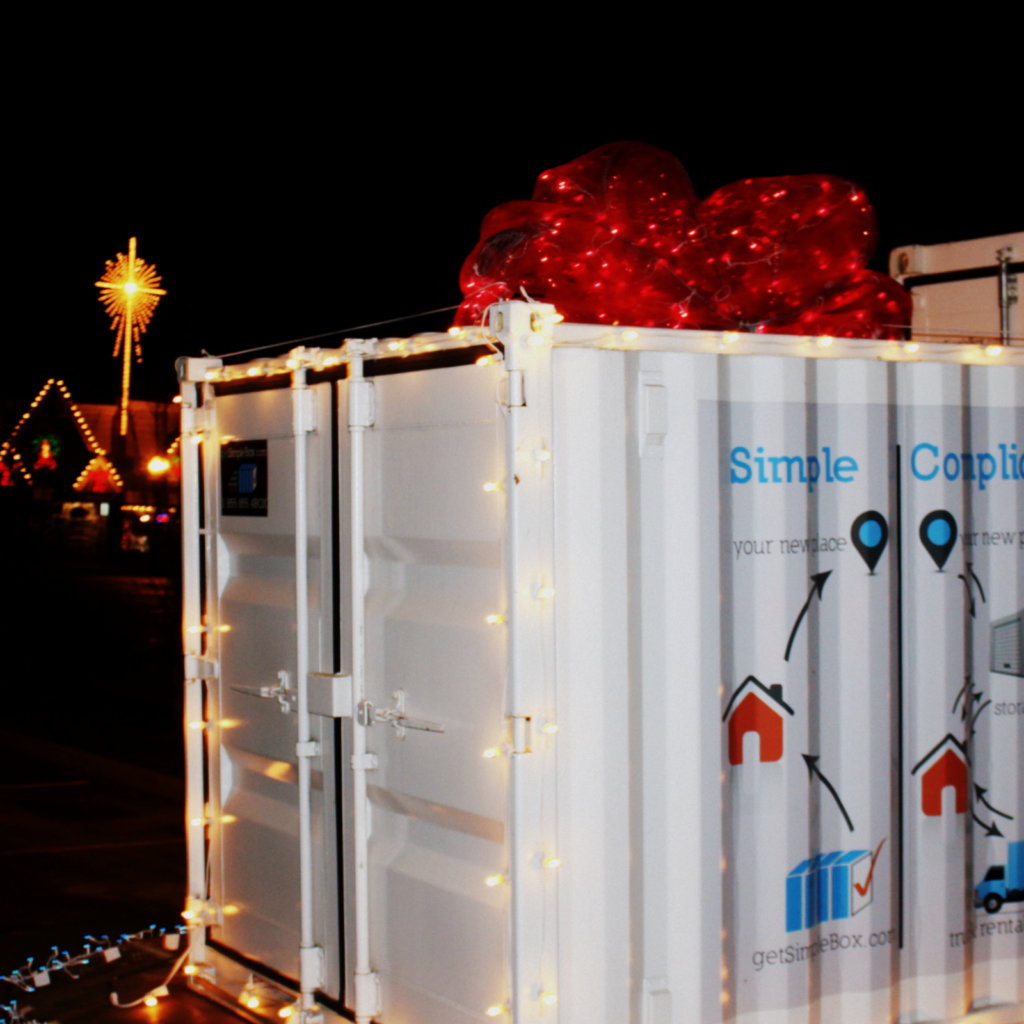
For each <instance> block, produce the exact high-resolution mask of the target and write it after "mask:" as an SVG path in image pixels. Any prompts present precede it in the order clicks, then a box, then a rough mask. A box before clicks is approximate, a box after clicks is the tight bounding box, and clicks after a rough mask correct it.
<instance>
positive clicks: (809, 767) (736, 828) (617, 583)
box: [180, 303, 1024, 1024]
mask: <svg viewBox="0 0 1024 1024" xmlns="http://www.w3.org/2000/svg"><path fill="white" fill-rule="evenodd" d="M551 313H552V310H551V307H547V306H539V305H527V304H524V303H508V304H503V305H499V306H496V307H494V308H492V310H491V316H490V326H489V328H488V329H481V330H480V331H470V332H461V335H460V336H448V335H432V336H420V337H418V338H411V339H404V340H392V341H381V342H370V341H366V342H349V343H347V344H346V345H345V346H344V347H343V348H341V349H338V350H330V351H327V350H303V349H299V350H295V351H293V352H292V353H290V354H289V355H288V356H287V357H281V358H275V359H270V360H257V361H254V362H252V363H248V364H245V365H242V366H229V367H222V366H221V365H220V363H219V361H217V360H209V359H187V360H182V361H181V363H180V376H181V379H182V395H183V400H184V406H183V418H184V437H183V445H182V450H183V453H184V454H183V485H184V489H185V494H184V505H183V508H184V516H185V531H186V601H185V626H186V632H185V637H186V676H187V681H186V701H187V714H188V716H189V720H190V724H192V725H194V728H190V729H187V730H186V733H187V737H188V743H189V760H188V766H189V767H188V771H189V821H190V824H189V830H190V832H189V834H190V845H189V851H190V852H189V858H190V883H189V884H190V896H189V904H188V911H187V913H188V915H189V919H190V920H191V922H192V923H193V925H194V927H193V928H192V930H191V942H192V945H191V955H192V960H193V963H194V964H195V965H197V967H198V973H196V974H195V975H193V979H194V980H195V981H196V983H197V984H200V985H203V986H204V987H205V988H206V989H207V990H209V991H213V992H214V993H219V994H220V995H221V996H222V997H223V998H231V999H241V1000H242V1001H244V1002H248V1003H249V1004H250V1005H255V1006H256V1007H257V1009H258V1010H265V1011H266V1012H268V1013H271V1012H277V1009H278V1008H280V1007H281V1006H282V1005H283V1004H285V1003H287V1002H289V1001H291V1000H294V1001H295V1003H296V1005H295V1007H294V1016H295V1019H302V1020H306V1021H312V1020H318V1019H319V1020H324V1021H335V1020H342V1019H354V1020H357V1021H366V1022H369V1021H371V1020H374V1021H379V1022H382V1024H469V1022H480V1021H485V1020H489V1019H496V1020H499V1021H500V1020H509V1021H514V1022H516V1024H533V1022H537V1024H623V1022H626V1021H630V1022H635V1024H692V1022H694V1021H699V1022H702V1024H718V1022H722V1024H726V1022H728V1024H879V1022H901V1024H911V1022H925V1021H930V1022H936V1021H942V1022H953V1021H964V1022H965V1021H971V1022H974V1024H1010V1022H1019V1021H1021V1019H1022V1017H1024V963H1022V959H1024V958H1022V953H1024V891H1019V890H1018V888H1016V886H1021V887H1022V889H1024V885H1022V883H1021V882H1020V879H1019V878H1018V877H1017V876H1018V875H1019V873H1020V871H1021V867H1020V866H1021V863H1022V860H1024V854H1022V853H1021V851H1022V847H1021V846H1020V845H1019V844H1020V843H1021V841H1022V840H1024V770H1022V768H1024V744H1022V742H1021V722H1022V721H1024V718H1022V715H1024V667H1022V661H1021V615H1022V609H1024V574H1022V565H1024V462H1022V460H1024V412H1022V409H1021V396H1022V393H1024V390H1022V386H1024V353H1022V352H1021V351H1020V350H1017V349H1012V348H1000V349H998V350H996V349H992V350H986V349H983V348H981V347H978V346H969V345H920V346H915V345H904V344H901V343H897V342H873V341H848V340H838V339H836V340H834V341H833V340H832V339H808V338H797V337H762V336H753V335H740V334H726V335H722V334H711V333H702V332H670V331H655V330H632V329H623V328H603V327H596V326H587V325H572V324H556V323H554V318H553V317H552V316H551ZM478 357H482V358H479V361H478ZM192 442H195V443H192ZM1015 844H1017V845H1015ZM998 868H1002V873H1001V872H1000V871H999V870H994V869H998ZM986 877H988V878H989V879H990V881H988V882H985V885H986V886H988V888H986V889H983V891H982V892H979V890H978V887H979V886H980V885H981V883H982V882H983V880H984V879H986ZM1000 879H1001V880H1000ZM1000 885H1001V886H1002V889H999V888H998V887H999V886H1000ZM993 887H995V888H993ZM990 890H992V891H996V890H998V891H997V893H996V894H997V895H999V893H1002V895H1001V896H999V899H998V900H994V899H992V898H990V894H989V891H990ZM986 894H989V895H986ZM983 896H985V898H986V899H987V903H985V905H981V904H982V902H983V900H982V897H983ZM976 904H977V905H976ZM254 999H255V1000H256V1003H255V1004H253V1000H254Z"/></svg>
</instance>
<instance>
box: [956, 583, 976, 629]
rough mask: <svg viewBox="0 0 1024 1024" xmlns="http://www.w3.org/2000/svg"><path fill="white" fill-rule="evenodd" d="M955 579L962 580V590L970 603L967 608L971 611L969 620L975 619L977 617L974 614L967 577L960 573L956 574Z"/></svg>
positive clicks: (972, 596) (972, 599)
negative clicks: (965, 592)
mask: <svg viewBox="0 0 1024 1024" xmlns="http://www.w3.org/2000/svg"><path fill="white" fill-rule="evenodd" d="M956 578H957V579H958V580H963V581H964V589H965V590H966V591H967V600H968V601H969V602H970V604H969V606H968V607H969V608H970V611H971V618H972V619H973V618H976V617H977V616H976V615H975V614H974V595H973V594H972V593H971V585H970V583H969V582H968V581H967V577H966V576H965V575H964V574H963V573H962V572H961V573H957V577H956Z"/></svg>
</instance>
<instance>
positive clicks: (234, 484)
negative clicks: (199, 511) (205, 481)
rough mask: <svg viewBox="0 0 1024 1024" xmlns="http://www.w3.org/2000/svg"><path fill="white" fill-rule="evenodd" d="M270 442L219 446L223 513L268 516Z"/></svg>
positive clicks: (234, 443)
mask: <svg viewBox="0 0 1024 1024" xmlns="http://www.w3.org/2000/svg"><path fill="white" fill-rule="evenodd" d="M268 479H269V477H268V474H267V442H266V441H265V440H262V439H261V440H259V441H228V442H227V443H225V444H222V445H221V446H220V485H221V509H220V510H221V515H225V516H265V515H267V511H268V498H269V495H268V494H267V482H268Z"/></svg>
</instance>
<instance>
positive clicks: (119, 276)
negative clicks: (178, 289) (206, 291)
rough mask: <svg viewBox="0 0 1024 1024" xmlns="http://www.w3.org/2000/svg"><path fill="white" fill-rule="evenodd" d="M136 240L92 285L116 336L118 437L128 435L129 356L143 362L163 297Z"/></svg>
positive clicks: (157, 278)
mask: <svg viewBox="0 0 1024 1024" xmlns="http://www.w3.org/2000/svg"><path fill="white" fill-rule="evenodd" d="M135 248H136V239H135V238H129V239H128V255H127V256H125V254H124V253H122V252H119V253H118V254H117V259H116V260H107V261H106V266H107V269H106V271H105V272H104V274H103V276H102V277H101V278H100V279H99V280H98V281H96V282H95V284H96V287H97V288H99V289H100V302H102V303H103V308H104V309H105V310H106V313H107V316H109V317H110V319H111V323H110V329H111V330H112V331H115V332H116V333H117V340H116V341H115V342H114V358H115V359H116V358H117V357H118V355H120V356H121V418H120V428H119V429H120V434H121V436H122V437H124V436H125V435H126V434H127V433H128V392H129V390H130V387H131V375H132V352H134V353H135V357H136V358H137V359H138V360H139V361H140V362H141V361H142V335H143V334H145V333H146V328H147V327H148V326H149V321H150V320H151V319H152V317H153V311H154V310H155V309H156V305H157V303H158V302H159V301H160V296H161V295H166V294H167V292H166V290H165V289H163V288H160V287H159V284H160V280H161V278H160V275H159V274H158V273H157V272H156V267H154V266H152V265H151V264H149V263H144V262H143V261H142V260H140V259H139V258H138V256H136V254H135Z"/></svg>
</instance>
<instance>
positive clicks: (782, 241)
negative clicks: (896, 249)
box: [455, 142, 910, 338]
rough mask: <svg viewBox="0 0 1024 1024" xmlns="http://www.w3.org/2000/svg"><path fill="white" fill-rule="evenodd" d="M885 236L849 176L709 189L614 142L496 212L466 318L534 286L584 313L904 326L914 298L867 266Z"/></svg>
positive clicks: (567, 310) (637, 146)
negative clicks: (706, 192)
mask: <svg viewBox="0 0 1024 1024" xmlns="http://www.w3.org/2000/svg"><path fill="white" fill-rule="evenodd" d="M876 238H877V234H876V228H875V215H874V211H873V209H872V207H871V204H870V203H869V202H868V200H867V197H866V196H865V195H864V191H863V189H861V188H858V187H857V186H856V185H854V184H852V183H851V182H848V181H845V180H843V179H842V178H837V177H833V176H831V175H825V174H803V175H787V176H783V177H778V178H748V179H745V180H743V181H737V182H734V183H733V184H731V185H726V186H725V187H724V188H720V189H718V191H717V192H714V193H713V194H712V195H710V196H709V197H708V198H707V199H705V200H704V201H703V202H701V201H700V200H699V199H698V197H697V194H696V192H695V191H694V189H693V185H692V184H691V183H690V178H689V175H687V173H686V170H685V168H684V167H683V165H682V164H681V163H680V162H679V161H678V160H677V159H676V158H675V157H674V156H672V155H671V154H669V153H666V152H665V151H663V150H660V149H657V148H656V147H654V146H647V145H644V144H643V143H637V142H618V143H613V144H612V145H608V146H602V147H601V148H599V149H595V150H594V151H593V152H591V153H587V154H586V155H585V156H581V157H579V158H578V159H576V160H573V161H571V162H570V163H567V164H564V165H563V166H561V167H556V168H555V169H554V170H550V171H545V172H544V173H543V174H541V176H540V177H539V178H538V179H537V185H536V187H535V188H534V190H533V198H532V199H530V200H520V201H515V202H510V203H503V204H502V205H501V206H498V207H496V208H495V209H493V210H492V211H491V212H490V213H489V214H488V215H487V216H486V217H485V218H484V221H483V224H482V226H481V229H480V241H479V243H478V244H477V246H476V248H474V250H473V251H472V252H471V253H470V254H469V256H468V257H467V259H466V262H465V264H464V265H463V268H462V274H461V277H460V284H461V287H462V292H463V295H464V296H465V299H464V301H463V303H462V305H461V306H460V307H459V310H458V312H457V314H456V317H455V323H456V324H458V325H468V324H476V323H480V320H481V317H482V316H483V311H484V310H485V309H486V307H487V306H488V305H490V304H491V303H492V302H497V301H500V300H503V299H509V298H512V297H514V296H515V295H517V294H518V293H519V291H520V289H524V290H525V291H526V292H527V294H529V295H530V296H531V298H534V299H537V300H542V301H545V302H550V303H553V304H554V306H555V307H556V308H557V310H558V311H559V312H560V313H561V314H562V315H563V316H564V317H565V318H566V319H567V320H569V321H572V322H576V323H602V324H628V325H631V326H635V327H676V328H678V327H687V328H700V329H710V330H747V331H757V332H760V333H770V334H814V335H831V336H833V337H856V338H898V337H900V336H901V334H902V326H903V325H906V324H908V323H909V321H910V298H909V296H908V295H907V293H906V292H905V291H904V290H903V289H902V288H901V287H900V286H899V285H898V284H897V283H896V282H895V281H893V280H892V279H891V278H889V277H886V276H885V275H884V274H878V273H876V272H874V271H872V270H868V269H866V264H867V261H868V259H869V257H870V256H871V253H872V251H873V249H874V246H875V242H876Z"/></svg>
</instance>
